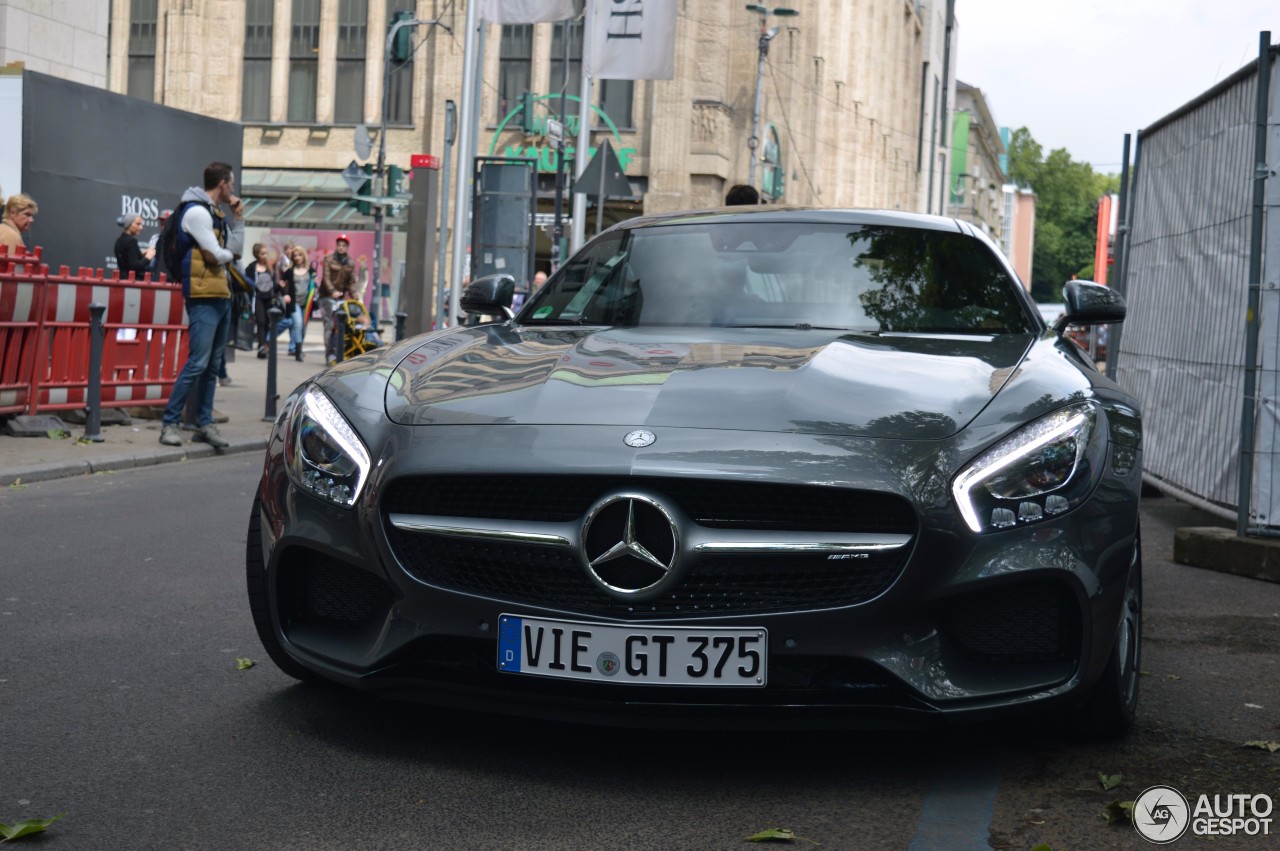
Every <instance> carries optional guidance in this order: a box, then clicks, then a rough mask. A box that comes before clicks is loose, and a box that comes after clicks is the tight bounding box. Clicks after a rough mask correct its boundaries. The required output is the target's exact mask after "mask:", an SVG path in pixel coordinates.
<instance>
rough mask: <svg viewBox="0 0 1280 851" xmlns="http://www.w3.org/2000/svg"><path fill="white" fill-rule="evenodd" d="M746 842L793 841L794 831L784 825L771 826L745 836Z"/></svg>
mask: <svg viewBox="0 0 1280 851" xmlns="http://www.w3.org/2000/svg"><path fill="white" fill-rule="evenodd" d="M747 841H748V842H795V841H796V832H795V831H794V830H788V829H787V828H785V827H771V828H769V829H768V830H762V831H760V832H759V833H757V834H754V835H752V836H748V837H747Z"/></svg>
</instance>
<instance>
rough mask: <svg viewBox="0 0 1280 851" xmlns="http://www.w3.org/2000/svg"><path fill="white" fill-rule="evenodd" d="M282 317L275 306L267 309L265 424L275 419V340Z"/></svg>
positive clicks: (281, 313)
mask: <svg viewBox="0 0 1280 851" xmlns="http://www.w3.org/2000/svg"><path fill="white" fill-rule="evenodd" d="M283 315H284V311H283V310H281V309H280V308H279V307H277V306H276V305H274V304H273V305H271V307H269V308H267V407H266V411H265V412H264V413H263V414H262V419H263V420H264V421H266V422H275V419H276V399H277V398H279V397H278V396H277V394H276V338H277V337H278V336H280V329H279V328H278V327H276V326H278V325H279V324H280V317H281V316H283Z"/></svg>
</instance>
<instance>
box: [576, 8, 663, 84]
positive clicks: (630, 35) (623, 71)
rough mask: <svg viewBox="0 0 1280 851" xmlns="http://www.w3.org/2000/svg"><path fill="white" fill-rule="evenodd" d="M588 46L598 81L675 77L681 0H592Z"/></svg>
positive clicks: (589, 64) (591, 70)
mask: <svg viewBox="0 0 1280 851" xmlns="http://www.w3.org/2000/svg"><path fill="white" fill-rule="evenodd" d="M587 2H588V3H591V4H592V8H591V14H590V15H588V16H587V20H588V21H590V24H591V31H590V32H589V33H588V34H587V40H586V44H585V45H584V53H585V56H584V60H585V62H586V66H587V69H588V73H590V74H591V76H592V77H593V78H595V79H597V80H670V79H672V78H674V77H675V75H676V53H675V51H676V0H587Z"/></svg>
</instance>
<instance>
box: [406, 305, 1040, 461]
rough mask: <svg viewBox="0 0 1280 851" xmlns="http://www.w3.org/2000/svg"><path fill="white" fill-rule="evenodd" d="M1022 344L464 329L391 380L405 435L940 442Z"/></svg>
mask: <svg viewBox="0 0 1280 851" xmlns="http://www.w3.org/2000/svg"><path fill="white" fill-rule="evenodd" d="M1034 339H1035V338H1034V337H1033V336H1032V335H1027V334H1015V335H996V336H990V337H986V336H951V335H949V336H940V335H919V334H912V335H890V334H854V333H844V332H833V331H826V332H823V331H812V330H793V329H779V330H774V329H758V328H755V329H729V328H712V329H690V328H625V329H624V328H596V329H587V328H564V327H555V328H537V327H529V326H512V325H509V324H503V325H489V326H480V327H475V328H461V329H457V330H454V331H450V332H446V333H442V334H437V335H435V336H433V337H431V338H429V339H427V340H426V341H425V342H424V343H423V344H422V345H421V346H419V347H417V348H416V349H414V350H413V351H412V352H411V353H410V354H409V355H408V356H407V357H405V358H404V359H403V360H401V361H400V363H399V365H398V366H397V367H396V369H395V370H393V371H392V372H391V375H390V378H389V381H388V385H387V390H386V411H387V416H388V417H390V419H391V420H392V421H394V422H396V423H401V424H405V425H451V424H471V425H475V424H495V425H496V424H512V425H563V424H574V425H601V426H618V427H623V428H638V427H641V426H644V427H648V428H655V427H656V428H661V427H681V428H708V429H730V430H735V429H736V430H749V431H772V432H790V433H808V434H838V435H849V436H861V437H894V438H910V439H923V440H929V439H939V438H943V437H948V436H950V435H952V434H955V433H956V432H957V431H959V430H960V429H962V428H963V427H964V426H965V424H967V423H968V422H970V421H971V420H972V419H973V418H974V417H975V416H976V415H977V414H978V412H979V411H981V410H982V409H983V407H985V406H986V405H987V403H988V402H990V400H991V399H992V397H993V396H995V394H996V393H997V392H999V390H1000V388H1001V387H1002V386H1003V385H1004V384H1005V382H1006V381H1008V379H1009V377H1010V376H1011V375H1012V374H1013V372H1014V370H1015V368H1016V367H1017V365H1018V363H1019V362H1020V361H1021V360H1022V358H1023V357H1024V356H1025V355H1026V352H1027V350H1028V348H1029V347H1030V346H1031V344H1032V343H1033V342H1034Z"/></svg>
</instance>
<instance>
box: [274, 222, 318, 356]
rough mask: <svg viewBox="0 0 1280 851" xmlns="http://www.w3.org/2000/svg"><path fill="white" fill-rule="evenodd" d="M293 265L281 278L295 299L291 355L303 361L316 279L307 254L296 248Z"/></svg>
mask: <svg viewBox="0 0 1280 851" xmlns="http://www.w3.org/2000/svg"><path fill="white" fill-rule="evenodd" d="M289 259H290V262H291V265H290V266H289V267H288V269H287V271H286V272H285V273H284V274H283V275H282V276H281V278H282V280H284V281H285V282H286V285H285V286H286V289H287V291H288V295H289V296H290V297H291V298H292V299H293V327H291V328H290V329H289V354H291V355H293V357H294V359H295V360H302V340H303V338H304V337H305V336H306V333H307V320H308V318H309V317H308V316H307V315H306V308H307V307H308V306H309V304H310V301H311V299H312V297H313V295H314V291H315V287H316V278H315V275H314V274H313V273H312V271H311V267H310V266H309V265H308V264H307V252H306V251H305V250H304V249H302V248H301V247H299V246H296V245H295V246H294V247H293V249H292V250H291V255H290V258H289Z"/></svg>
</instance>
